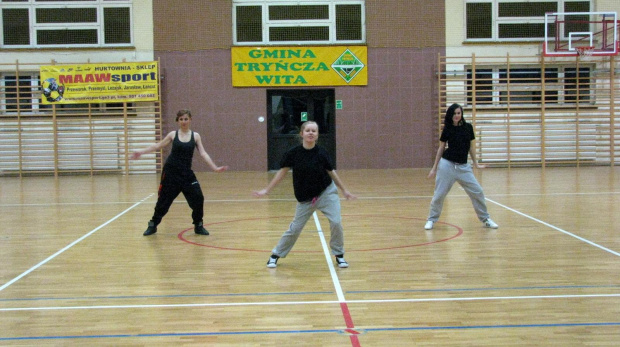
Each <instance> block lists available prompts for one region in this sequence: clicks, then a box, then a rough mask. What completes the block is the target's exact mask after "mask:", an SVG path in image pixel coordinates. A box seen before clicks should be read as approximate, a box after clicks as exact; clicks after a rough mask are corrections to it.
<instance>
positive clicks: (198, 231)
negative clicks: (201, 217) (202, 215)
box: [194, 222, 209, 235]
mask: <svg viewBox="0 0 620 347" xmlns="http://www.w3.org/2000/svg"><path fill="white" fill-rule="evenodd" d="M194 232H195V233H196V234H198V235H209V232H208V231H207V229H205V228H204V227H203V226H202V222H200V223H198V224H196V225H195V226H194Z"/></svg>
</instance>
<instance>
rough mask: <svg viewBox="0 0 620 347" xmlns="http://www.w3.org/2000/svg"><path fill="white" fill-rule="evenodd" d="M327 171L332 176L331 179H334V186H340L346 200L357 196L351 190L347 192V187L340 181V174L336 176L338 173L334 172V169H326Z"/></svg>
mask: <svg viewBox="0 0 620 347" xmlns="http://www.w3.org/2000/svg"><path fill="white" fill-rule="evenodd" d="M327 173H328V174H329V176H330V177H331V178H332V180H334V183H336V186H337V187H338V188H340V190H341V191H342V195H344V197H345V198H346V199H347V200H355V199H357V196H355V195H353V194H351V192H349V191H348V190H347V188H346V187H345V186H344V184H343V183H342V180H341V179H340V176H338V174H337V173H336V170H332V171H327Z"/></svg>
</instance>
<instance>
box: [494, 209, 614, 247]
mask: <svg viewBox="0 0 620 347" xmlns="http://www.w3.org/2000/svg"><path fill="white" fill-rule="evenodd" d="M486 200H487V201H490V202H492V203H494V204H495V205H497V206H501V207H503V208H505V209H507V210H508V211H512V212H514V213H516V214H518V215H521V216H523V217H525V218H528V219H531V220H533V221H535V222H538V223H540V224H542V225H545V226H548V227H549V228H552V229H555V230H557V231H559V232H561V233H564V234H566V235H568V236H571V237H574V238H576V239H577V240H580V241H583V242H585V243H587V244H589V245H592V246H594V247H597V248H599V249H602V250H604V251H606V252H609V253H611V254H613V255H615V256H618V257H620V253H618V252H616V251H613V250H611V249H609V248H606V247H603V246H601V245H599V244H596V243H594V242H592V241H590V240H587V239H584V238H583V237H581V236H577V235H575V234H573V233H570V232H568V231H566V230H564V229H560V228H558V227H556V226H555V225H551V224H549V223H547V222H543V221H541V220H540V219H536V218H534V217H532V216H529V215H527V214H525V213H523V212H520V211H517V210H515V209H513V208H510V207H508V206H506V205H503V204H500V203H499V202H497V201H494V200H491V199H489V198H487V199H486Z"/></svg>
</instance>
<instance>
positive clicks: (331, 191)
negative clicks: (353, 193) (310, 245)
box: [271, 182, 344, 258]
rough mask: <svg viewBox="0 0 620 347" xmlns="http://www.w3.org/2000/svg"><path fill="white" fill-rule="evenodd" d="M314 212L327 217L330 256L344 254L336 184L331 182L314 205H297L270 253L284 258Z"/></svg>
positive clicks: (305, 203) (303, 203)
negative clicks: (289, 223)
mask: <svg viewBox="0 0 620 347" xmlns="http://www.w3.org/2000/svg"><path fill="white" fill-rule="evenodd" d="M316 210H319V211H321V212H323V214H324V215H325V217H327V220H329V228H330V230H331V236H330V240H329V248H330V249H331V252H332V254H333V255H341V254H344V235H343V232H342V217H341V215H340V197H339V196H338V188H336V184H334V183H333V182H332V184H331V185H329V187H327V188H326V189H325V190H324V191H323V193H321V195H319V197H318V199H317V200H316V202H315V203H314V204H313V203H312V202H298V203H297V208H296V210H295V218H294V219H293V221H292V222H291V225H290V226H289V227H288V230H287V231H286V232H284V234H283V235H282V237H281V238H280V241H279V242H278V244H277V245H276V247H275V248H274V249H273V250H272V251H271V253H273V254H275V255H277V256H278V257H281V258H284V257H286V255H287V254H288V253H289V252H290V251H291V249H292V248H293V246H294V245H295V242H297V239H298V238H299V234H300V233H301V230H302V229H303V228H304V226H305V225H306V222H308V219H310V217H311V216H312V213H314V211H316Z"/></svg>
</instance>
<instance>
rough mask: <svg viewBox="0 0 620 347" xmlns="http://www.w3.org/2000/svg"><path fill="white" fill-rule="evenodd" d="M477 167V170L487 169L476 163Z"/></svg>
mask: <svg viewBox="0 0 620 347" xmlns="http://www.w3.org/2000/svg"><path fill="white" fill-rule="evenodd" d="M475 166H476V168H478V169H485V168H486V167H487V166H486V165H481V164H478V163H476V165H475Z"/></svg>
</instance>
